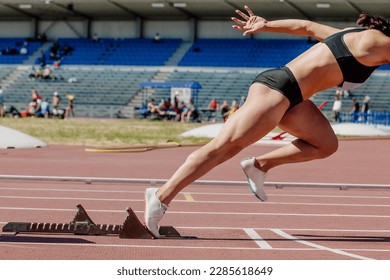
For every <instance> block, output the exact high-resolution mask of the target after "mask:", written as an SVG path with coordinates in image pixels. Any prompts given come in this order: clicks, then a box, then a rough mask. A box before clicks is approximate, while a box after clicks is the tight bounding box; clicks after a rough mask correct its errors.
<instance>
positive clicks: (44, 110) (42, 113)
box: [35, 98, 50, 118]
mask: <svg viewBox="0 0 390 280" xmlns="http://www.w3.org/2000/svg"><path fill="white" fill-rule="evenodd" d="M49 113H50V106H49V102H48V101H47V98H43V100H42V102H41V105H40V109H39V110H37V111H36V113H35V114H36V116H37V117H42V118H48V117H49Z"/></svg>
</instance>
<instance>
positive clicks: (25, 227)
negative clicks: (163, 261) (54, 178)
mask: <svg viewBox="0 0 390 280" xmlns="http://www.w3.org/2000/svg"><path fill="white" fill-rule="evenodd" d="M76 207H77V213H76V216H75V217H74V218H73V221H72V222H70V223H65V224H64V223H23V222H9V223H7V224H6V225H4V227H3V232H2V236H5V235H6V236H10V235H16V234H18V233H49V234H61V233H62V234H70V233H72V234H76V235H119V238H126V239H154V238H157V237H156V236H155V235H154V234H153V233H151V232H150V231H149V230H148V229H147V228H146V227H145V226H144V225H143V224H142V223H141V222H140V220H139V219H138V217H137V215H136V214H135V213H134V211H133V210H132V209H131V208H130V207H129V208H127V209H126V212H127V217H126V219H125V221H124V222H123V224H122V225H110V224H95V223H94V222H93V221H92V219H91V218H90V217H89V215H88V213H87V211H86V210H85V209H84V207H83V206H81V204H79V205H77V206H76ZM159 233H160V235H161V237H162V238H181V237H182V236H181V235H180V233H179V232H177V230H176V229H175V228H174V227H172V226H162V227H160V230H159Z"/></svg>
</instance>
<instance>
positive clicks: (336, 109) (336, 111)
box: [332, 93, 342, 122]
mask: <svg viewBox="0 0 390 280" xmlns="http://www.w3.org/2000/svg"><path fill="white" fill-rule="evenodd" d="M334 98H335V100H334V102H333V109H332V110H333V119H334V121H335V122H340V111H341V106H342V101H341V94H338V93H336V95H335V97H334Z"/></svg>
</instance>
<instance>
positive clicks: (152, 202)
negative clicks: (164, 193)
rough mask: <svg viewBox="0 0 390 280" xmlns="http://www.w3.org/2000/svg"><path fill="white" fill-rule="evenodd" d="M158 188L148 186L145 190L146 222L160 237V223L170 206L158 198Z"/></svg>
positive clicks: (156, 235)
mask: <svg viewBox="0 0 390 280" xmlns="http://www.w3.org/2000/svg"><path fill="white" fill-rule="evenodd" d="M157 190H158V188H148V189H146V191H145V223H146V227H147V228H148V229H149V230H150V232H151V233H153V235H154V236H155V237H157V238H158V237H160V233H159V231H158V223H159V222H160V220H161V219H162V217H163V216H164V213H165V211H166V210H167V208H168V206H167V205H165V204H164V203H162V202H161V201H160V200H159V199H158V198H157V195H156V193H157Z"/></svg>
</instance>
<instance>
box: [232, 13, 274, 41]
mask: <svg viewBox="0 0 390 280" xmlns="http://www.w3.org/2000/svg"><path fill="white" fill-rule="evenodd" d="M244 7H245V10H246V11H247V12H248V15H247V14H246V13H244V12H242V11H240V10H236V13H237V14H238V15H240V16H241V17H242V18H243V19H244V20H240V19H238V18H235V17H232V21H234V22H235V23H236V24H237V25H233V28H234V29H237V30H240V31H243V32H244V33H243V35H244V36H245V35H248V34H253V33H256V32H261V31H263V30H264V29H265V24H266V23H267V20H266V19H265V18H262V17H259V16H256V15H255V14H254V13H253V12H252V10H251V9H250V8H249V7H248V6H244Z"/></svg>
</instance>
